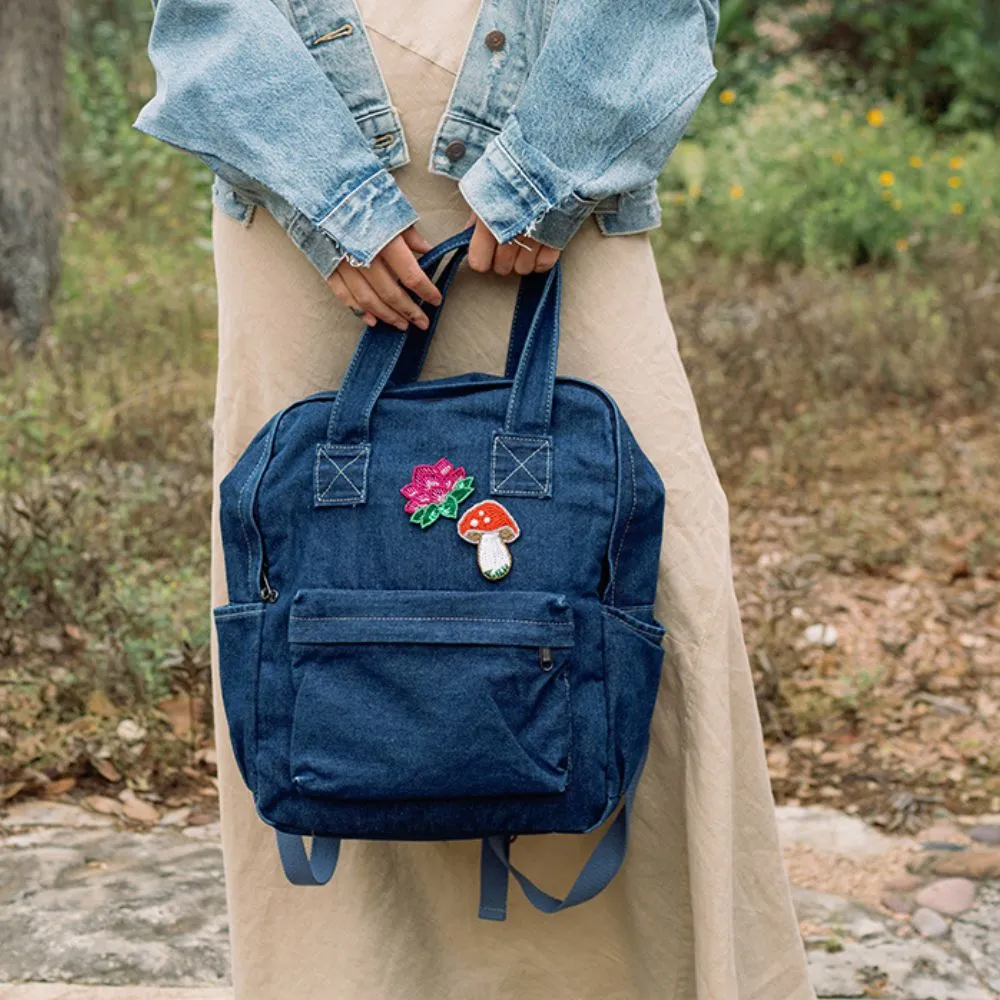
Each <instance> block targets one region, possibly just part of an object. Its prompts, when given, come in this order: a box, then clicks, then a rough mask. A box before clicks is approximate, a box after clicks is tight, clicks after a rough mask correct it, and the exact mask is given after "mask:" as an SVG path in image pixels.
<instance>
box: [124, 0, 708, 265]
mask: <svg viewBox="0 0 1000 1000" xmlns="http://www.w3.org/2000/svg"><path fill="white" fill-rule="evenodd" d="M155 7H156V16H155V19H154V23H153V30H152V33H151V35H150V39H149V54H150V58H151V59H152V62H153V65H154V66H155V68H156V74H157V91H156V95H155V97H154V98H153V99H152V100H151V101H150V102H149V103H148V104H147V105H146V106H145V107H144V108H143V109H142V111H141V112H140V114H139V116H138V118H137V119H136V122H135V125H136V127H137V128H139V129H141V130H142V131H144V132H146V133H148V134H149V135H152V136H154V137H156V138H158V139H161V140H163V141H164V142H168V143H171V144H172V145H175V146H178V147H180V148H182V149H186V150H188V151H189V152H192V153H194V154H195V155H197V156H199V157H201V159H203V160H204V161H205V162H206V163H207V164H208V165H209V166H210V167H211V168H212V169H213V170H214V171H215V172H216V175H217V178H218V180H217V182H216V185H215V189H214V191H215V203H216V205H218V206H219V208H221V209H222V210H223V211H226V212H228V213H229V214H230V215H232V216H234V217H236V218H240V219H243V220H246V219H247V218H249V217H250V215H251V214H252V211H253V208H254V206H255V205H263V206H265V207H266V208H267V209H268V210H269V211H270V212H271V213H272V214H273V215H274V216H275V218H276V219H278V221H279V222H280V223H281V224H282V225H283V226H284V227H285V228H286V230H287V231H288V232H289V235H290V236H291V237H292V239H293V240H294V241H295V242H296V244H297V245H298V246H299V247H300V248H301V249H302V250H303V252H304V253H305V254H306V255H307V256H308V258H309V259H310V261H311V262H312V263H313V265H314V266H315V267H316V268H317V269H318V270H319V271H320V273H321V274H323V275H324V276H327V275H329V274H330V273H331V272H332V271H333V270H334V268H335V267H336V266H337V265H338V264H339V263H340V262H341V261H342V260H343V259H345V258H347V259H348V260H350V261H351V263H353V264H356V265H358V266H367V265H369V264H370V263H371V261H372V260H373V258H374V257H375V256H376V255H377V254H378V252H379V251H380V250H381V249H382V247H384V246H385V245H386V244H387V243H388V242H389V241H390V240H391V239H392V238H393V237H394V236H396V235H397V234H398V233H400V232H401V231H402V230H403V229H405V228H406V227H407V226H409V225H411V224H412V223H413V222H414V221H416V219H417V214H416V212H415V210H414V209H413V206H412V205H411V204H410V203H409V201H408V200H407V199H406V197H405V196H404V195H403V193H402V191H401V190H400V189H399V187H398V186H397V184H396V182H395V179H394V178H393V176H392V171H393V170H394V169H396V168H397V167H399V166H402V165H403V164H404V163H407V162H408V161H409V153H408V150H407V146H406V140H405V136H404V132H403V126H402V122H401V121H400V119H399V116H398V115H397V114H396V112H395V110H394V109H393V106H392V101H391V97H390V95H389V93H388V90H387V88H386V84H385V80H384V78H383V77H382V74H381V71H380V70H379V67H378V64H377V62H376V60H375V57H374V54H373V52H372V48H371V44H370V42H369V39H368V35H367V33H366V31H365V27H364V24H363V22H362V19H361V16H360V14H359V12H358V9H357V6H356V4H355V2H354V0H156V2H155ZM415 16H416V15H415ZM717 25H718V0H664V2H661V3H650V2H649V0H493V2H490V3H483V4H482V5H481V8H480V11H479V15H478V17H477V20H476V23H475V26H474V28H473V30H472V33H471V35H470V37H469V42H468V45H467V48H466V51H465V55H464V59H463V61H462V65H461V68H460V70H459V73H458V76H457V78H456V81H455V86H454V88H453V90H452V92H451V95H450V96H449V99H448V103H447V107H446V108H445V110H444V112H443V114H442V116H441V119H440V122H439V124H438V128H437V131H436V133H435V136H434V141H433V143H432V148H431V154H430V161H429V163H428V169H430V170H431V171H432V172H434V173H438V174H442V175H444V176H448V177H452V178H454V179H455V180H456V181H458V182H459V187H460V189H461V191H462V194H463V195H464V197H465V200H466V201H467V202H468V203H469V205H470V206H471V207H472V208H473V209H474V210H475V211H476V212H477V214H478V215H479V216H480V217H481V218H482V219H483V220H484V222H485V223H486V224H487V226H488V227H489V228H490V230H491V231H492V232H493V234H494V236H496V238H497V239H498V240H500V241H501V242H508V241H509V240H510V239H512V238H513V237H514V236H516V235H518V234H519V233H524V232H526V233H528V234H530V235H532V236H534V237H535V238H537V239H538V240H540V241H541V242H543V243H547V244H548V245H550V246H554V247H559V248H562V247H564V246H565V245H566V244H567V242H568V241H569V239H570V237H571V236H572V235H573V233H575V232H576V230H577V229H578V228H579V226H580V225H581V224H582V223H583V221H584V220H585V219H586V218H587V217H588V216H589V215H591V214H593V215H594V216H595V218H596V220H597V223H598V225H599V226H600V228H601V231H602V232H603V233H605V234H606V235H609V236H613V235H621V234H625V233H635V232H641V231H644V230H648V229H652V228H655V227H656V226H658V225H659V223H660V205H659V201H658V199H657V196H656V179H657V177H658V176H659V174H660V172H661V171H662V169H663V166H664V164H665V163H666V161H667V159H668V157H669V156H670V153H671V152H672V150H673V148H674V147H675V145H676V144H677V141H678V140H679V139H680V138H681V136H682V135H683V134H684V130H685V128H686V126H687V124H688V121H689V120H690V117H691V115H692V114H693V113H694V110H695V108H696V107H697V105H698V103H699V101H700V100H701V98H702V96H703V95H704V93H705V91H706V90H707V88H708V86H709V84H710V83H711V81H712V79H713V78H714V77H715V75H716V71H715V68H714V65H713V62H712V46H713V45H714V42H715V35H716V30H717ZM496 30H501V31H502V32H503V33H504V35H505V41H504V43H503V45H502V46H501V47H500V48H499V49H497V48H495V47H491V46H488V45H487V44H486V41H485V39H486V36H487V35H488V34H489V33H490V32H491V31H496Z"/></svg>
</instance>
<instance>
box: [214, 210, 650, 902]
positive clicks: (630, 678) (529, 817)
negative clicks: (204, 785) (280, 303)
mask: <svg viewBox="0 0 1000 1000" xmlns="http://www.w3.org/2000/svg"><path fill="white" fill-rule="evenodd" d="M471 233H472V229H471V227H470V228H468V229H466V230H464V231H463V232H461V233H458V234H457V235H455V236H452V237H451V238H449V239H447V240H445V241H444V242H442V243H440V244H438V245H437V246H436V247H434V248H433V249H431V250H429V251H428V252H427V253H426V254H424V255H423V256H422V257H421V259H420V265H421V267H422V268H423V269H424V271H425V272H426V273H427V274H428V275H429V276H432V277H434V278H435V280H436V282H437V285H438V287H439V288H440V289H441V292H442V294H443V295H444V296H446V295H447V290H448V286H449V284H450V283H451V280H452V278H453V277H454V275H455V272H456V270H457V269H458V266H459V264H460V262H461V260H462V258H463V257H464V256H465V255H466V253H467V251H468V245H469V239H470V237H471ZM449 255H450V256H449ZM442 261H444V264H443V265H441V266H440V268H439V270H435V265H439V264H441V262H442ZM560 282H561V276H560V265H559V264H557V265H556V266H555V267H554V268H552V269H551V270H550V271H549V272H548V273H547V274H532V275H528V276H525V277H523V278H522V279H521V283H520V287H519V290H518V299H517V306H516V309H515V313H514V322H513V325H512V328H511V336H510V343H509V348H508V356H507V366H506V373H505V375H504V377H502V378H500V377H497V376H495V375H486V374H468V375H461V376H458V377H453V378H445V379H435V380H431V381H417V377H418V375H419V373H420V369H421V366H422V364H423V361H424V357H425V355H426V353H427V349H428V347H429V346H430V340H431V337H432V336H433V334H434V328H435V326H436V324H437V320H438V317H439V315H440V309H441V308H443V305H444V302H442V305H441V306H439V307H437V308H436V309H435V308H433V307H425V308H427V309H428V315H429V318H430V319H431V323H430V328H429V330H428V331H426V332H424V331H419V330H416V329H415V328H411V330H410V331H409V332H407V333H403V332H400V331H398V330H396V329H394V328H393V327H390V326H388V325H383V324H380V325H378V326H375V327H372V328H371V329H366V330H365V331H364V332H363V334H362V335H361V339H360V342H359V344H358V347H357V350H356V351H355V354H354V357H353V359H352V361H351V363H350V365H349V367H348V369H347V372H346V374H345V376H344V380H343V384H342V385H341V387H340V389H339V391H337V392H319V393H316V394H314V395H312V396H309V397H307V398H305V399H302V400H299V401H297V402H295V403H292V404H291V405H290V406H287V407H285V409H283V410H282V411H281V412H280V413H278V414H276V415H275V416H274V417H272V418H271V420H269V421H268V422H267V424H266V425H265V426H264V427H262V428H261V429H260V431H259V432H258V433H257V435H256V436H255V437H254V439H253V440H252V441H251V442H250V444H249V445H248V446H247V448H246V450H245V451H244V452H243V454H242V455H241V456H240V458H239V460H238V461H237V462H236V465H235V466H234V468H233V469H232V470H231V471H230V472H229V474H228V475H227V476H226V477H225V478H224V479H223V481H222V483H221V486H220V518H221V531H222V542H223V550H224V554H225V566H226V578H227V581H228V587H229V601H230V603H228V604H226V605H224V606H222V607H217V608H215V609H214V620H215V627H216V631H217V637H218V648H219V671H220V678H221V685H222V697H223V702H224V705H225V712H226V718H227V720H228V723H229V732H230V738H231V740H232V745H233V750H234V753H235V757H236V761H237V763H238V766H239V768H240V773H241V775H242V777H243V780H244V781H245V782H246V784H247V786H248V787H249V788H250V790H251V791H252V793H253V798H254V804H255V806H256V809H257V812H258V814H259V815H260V817H261V818H262V819H263V820H264V821H265V822H266V823H268V824H270V825H271V826H273V827H274V829H275V831H276V834H277V842H278V850H279V854H280V857H281V861H282V864H283V866H284V870H285V874H286V876H287V877H288V879H289V880H290V881H291V882H293V883H295V884H297V885H322V884H324V883H326V882H327V881H329V879H330V878H331V876H332V875H333V871H334V868H335V867H336V864H337V857H338V854H339V850H340V841H341V839H342V838H349V839H366V840H448V839H458V838H477V839H479V838H481V839H482V861H481V896H480V909H479V914H480V916H481V917H483V918H484V919H489V920H503V919H504V917H505V915H506V907H507V886H508V875H509V874H511V875H513V876H514V878H515V879H516V880H517V881H518V883H519V884H520V885H521V887H522V889H523V890H524V892H525V894H526V895H527V897H528V899H529V900H530V901H531V903H532V904H534V905H535V906H536V907H538V908H539V909H540V910H542V911H544V912H547V913H554V912H556V911H558V910H562V909H564V908H566V907H568V906H573V905H576V904H577V903H582V902H584V901H586V900H588V899H591V898H592V897H593V896H595V895H596V894H597V893H598V892H600V891H601V890H602V889H603V888H604V887H605V886H606V885H607V884H608V883H609V882H610V881H611V880H612V878H614V876H615V874H616V873H617V872H618V870H619V868H620V867H621V864H622V861H623V860H624V857H625V850H626V843H627V837H628V820H629V811H630V808H631V805H632V798H633V795H634V792H635V789H636V785H637V783H638V781H639V775H640V773H641V771H642V766H643V763H644V760H645V754H646V747H647V744H648V740H649V726H650V719H651V715H652V711H653V704H654V702H655V700H656V693H657V687H658V684H659V679H660V671H661V664H662V657H663V649H662V639H663V634H664V629H663V628H662V627H661V625H660V624H659V622H658V621H657V620H656V618H655V617H654V614H653V602H654V595H655V591H656V579H657V570H658V563H659V551H660V539H661V532H662V516H663V500H664V497H663V484H662V482H661V480H660V478H659V476H658V474H657V472H656V470H655V469H654V468H653V466H652V465H651V463H650V462H649V460H648V459H647V458H646V456H645V455H644V454H643V453H642V451H641V450H640V449H639V447H638V445H637V444H636V442H635V439H634V438H633V436H632V434H631V432H630V430H629V428H628V426H627V425H626V423H625V421H624V419H623V418H622V415H621V413H620V412H619V411H618V408H617V406H616V405H615V402H614V400H613V399H612V398H611V397H610V396H609V395H608V394H607V393H606V392H604V391H603V390H602V389H600V388H599V387H597V386H596V385H593V384H592V383H589V382H585V381H581V380H580V379H575V378H563V377H558V378H557V377H556V353H557V350H558V342H559V299H560ZM619 807H620V811H619V813H618V815H617V817H616V818H615V819H614V820H613V821H612V822H611V824H610V825H609V826H608V828H607V831H606V832H605V834H604V836H603V838H602V839H601V840H600V841H599V843H598V845H597V847H596V848H595V849H594V852H593V854H592V855H591V857H590V859H589V861H588V862H587V864H586V865H585V867H584V869H583V871H582V872H581V873H580V875H579V877H578V878H577V880H576V882H575V883H574V884H573V886H572V887H571V888H570V890H569V892H568V893H567V894H566V896H565V897H564V898H563V899H558V898H556V897H554V896H552V895H549V894H548V893H546V892H544V891H542V890H541V889H539V888H538V887H537V886H536V885H534V884H533V883H532V882H531V881H530V880H529V879H528V878H527V876H525V875H524V874H523V873H522V872H520V871H519V870H518V869H517V868H515V867H514V865H513V864H512V863H511V859H510V848H511V842H512V841H513V840H514V838H515V837H517V836H519V835H522V834H537V833H583V832H587V831H589V830H592V829H594V828H596V827H597V826H599V825H601V824H602V823H603V822H604V821H605V820H607V819H609V818H610V817H611V815H612V813H614V812H615V810H616V809H619ZM303 836H311V837H312V845H311V851H310V852H309V853H307V851H306V847H305V845H304V843H303V839H302V838H303Z"/></svg>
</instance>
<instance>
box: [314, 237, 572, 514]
mask: <svg viewBox="0 0 1000 1000" xmlns="http://www.w3.org/2000/svg"><path fill="white" fill-rule="evenodd" d="M472 232H473V227H472V226H469V227H467V228H466V229H464V230H463V231H462V232H460V233H456V234H455V235H454V236H451V237H449V238H448V239H446V240H444V241H442V242H441V243H439V244H438V245H437V246H435V247H432V248H431V249H430V250H428V251H427V252H426V253H425V254H424V255H423V256H422V257H421V258H420V261H419V263H420V266H421V268H423V269H424V270H425V271H428V268H430V267H432V266H433V265H434V264H436V263H437V262H438V261H439V260H440V259H441V258H442V257H444V256H445V255H446V254H449V253H453V254H454V255H455V258H457V259H453V260H451V261H449V263H448V264H447V265H446V267H445V269H444V271H443V273H442V275H441V276H440V277H439V279H438V280H439V288H440V290H441V294H442V301H441V304H440V305H439V306H437V307H432V312H433V314H432V316H431V317H430V320H431V325H430V326H429V328H428V330H427V331H418V332H417V334H414V333H413V332H412V331H410V332H406V331H401V330H397V329H396V328H395V327H392V326H390V325H389V324H388V323H385V322H379V323H377V324H376V325H375V326H373V327H369V328H367V329H365V331H364V332H363V333H362V335H361V339H360V341H359V343H358V346H357V349H356V350H355V352H354V356H353V357H352V358H351V362H350V364H349V365H348V368H347V372H346V373H345V375H344V379H343V382H342V384H341V386H340V389H339V390H338V392H337V398H336V400H335V401H334V404H333V407H332V408H331V411H330V419H329V423H328V426H327V441H326V446H327V452H328V453H331V449H332V454H335V455H337V456H340V457H348V455H349V453H352V452H353V453H357V454H359V455H360V454H361V452H360V450H359V449H367V448H368V447H370V425H371V414H372V411H373V410H374V408H375V404H376V403H377V402H378V398H379V396H380V395H381V394H382V392H383V390H384V389H385V388H386V386H387V385H388V384H389V382H390V380H392V379H393V375H394V373H395V372H397V370H399V375H398V376H397V379H398V381H394V382H393V384H400V382H405V381H408V380H409V379H410V377H411V376H413V377H415V376H416V375H417V374H419V371H420V368H421V366H422V364H423V359H424V357H425V356H426V353H427V350H428V348H429V346H430V340H431V337H432V336H433V333H434V330H435V329H436V327H437V321H438V319H439V317H440V312H441V309H442V308H443V307H444V304H445V301H446V296H447V291H448V287H449V286H450V285H451V282H452V279H453V278H454V275H455V273H456V271H457V269H458V265H459V262H460V261H461V259H462V258H463V257H464V256H465V255H466V254H467V253H468V245H469V241H470V240H471V238H472ZM560 297H561V269H560V265H559V263H558V262H557V263H556V264H555V266H554V267H553V268H551V270H550V271H549V272H548V273H541V274H539V273H532V274H528V275H524V276H523V277H522V278H521V287H520V289H519V292H518V305H519V308H518V309H516V310H515V316H514V320H513V321H512V325H511V336H510V344H509V348H508V368H511V367H513V357H514V356H515V355H519V356H517V365H516V368H515V369H514V370H513V372H512V374H513V385H512V386H511V394H510V400H509V404H508V409H507V415H506V418H505V421H504V427H503V430H502V433H504V434H509V435H518V436H521V437H527V438H539V439H541V438H547V437H548V436H549V430H550V425H551V415H552V397H553V393H554V391H555V372H556V358H557V353H558V347H559V304H560ZM522 340H523V346H521V349H520V351H517V348H518V346H519V342H520V341H522ZM408 345H412V346H410V347H409V350H408V352H407V354H406V355H405V356H404V353H403V352H404V349H406V348H407V347H408ZM321 447H323V446H321ZM347 499H350V498H339V499H338V502H347ZM353 499H354V502H363V499H364V498H363V496H356V497H354V498H353Z"/></svg>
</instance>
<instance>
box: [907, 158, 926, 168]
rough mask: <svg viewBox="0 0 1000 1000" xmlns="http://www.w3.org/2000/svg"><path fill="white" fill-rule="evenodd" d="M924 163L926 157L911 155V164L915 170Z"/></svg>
mask: <svg viewBox="0 0 1000 1000" xmlns="http://www.w3.org/2000/svg"><path fill="white" fill-rule="evenodd" d="M923 165H924V158H923V157H922V156H911V157H910V166H911V167H913V169H914V170H919V169H920V168H921V167H922V166H923Z"/></svg>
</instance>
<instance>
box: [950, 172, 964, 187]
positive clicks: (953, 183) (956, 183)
mask: <svg viewBox="0 0 1000 1000" xmlns="http://www.w3.org/2000/svg"><path fill="white" fill-rule="evenodd" d="M961 186H962V178H961V177H959V176H958V175H957V174H956V175H954V176H952V177H949V178H948V187H950V188H951V189H952V190H953V191H957V190H958V189H959V188H960V187H961Z"/></svg>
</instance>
